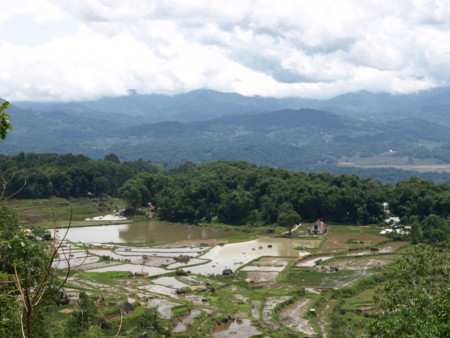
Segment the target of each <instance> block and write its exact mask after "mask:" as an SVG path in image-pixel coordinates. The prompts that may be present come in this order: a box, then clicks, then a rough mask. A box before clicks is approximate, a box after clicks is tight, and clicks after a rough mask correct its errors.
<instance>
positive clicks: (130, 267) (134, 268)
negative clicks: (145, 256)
mask: <svg viewBox="0 0 450 338" xmlns="http://www.w3.org/2000/svg"><path fill="white" fill-rule="evenodd" d="M107 271H130V272H133V273H134V272H142V271H144V272H148V275H149V276H156V275H161V274H164V273H167V272H168V271H167V270H165V269H161V268H156V267H153V266H142V265H134V264H119V265H113V266H107V267H104V268H98V269H90V270H88V272H107Z"/></svg>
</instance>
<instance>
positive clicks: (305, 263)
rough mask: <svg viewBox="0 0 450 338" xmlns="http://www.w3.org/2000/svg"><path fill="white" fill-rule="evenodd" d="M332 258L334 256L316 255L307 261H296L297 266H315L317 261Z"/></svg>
mask: <svg viewBox="0 0 450 338" xmlns="http://www.w3.org/2000/svg"><path fill="white" fill-rule="evenodd" d="M330 258H333V256H326V257H316V258H312V259H308V260H305V261H300V262H298V263H296V264H295V266H315V265H316V262H317V261H325V260H327V259H330Z"/></svg>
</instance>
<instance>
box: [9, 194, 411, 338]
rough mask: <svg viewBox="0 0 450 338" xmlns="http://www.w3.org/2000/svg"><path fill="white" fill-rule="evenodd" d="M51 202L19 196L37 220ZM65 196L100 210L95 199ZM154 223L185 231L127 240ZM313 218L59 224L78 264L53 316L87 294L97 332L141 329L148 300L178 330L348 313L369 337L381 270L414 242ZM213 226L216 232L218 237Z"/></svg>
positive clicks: (275, 325) (267, 330) (316, 328)
mask: <svg viewBox="0 0 450 338" xmlns="http://www.w3.org/2000/svg"><path fill="white" fill-rule="evenodd" d="M53 202H55V201H53ZM43 203H44V201H41V202H40V201H34V202H31V203H30V202H27V201H22V202H21V201H15V202H13V203H12V204H13V205H15V207H16V208H18V210H19V211H21V218H22V221H25V222H24V223H26V221H28V222H38V219H39V218H40V217H42V214H44V211H42V212H36V213H34V214H33V213H31V212H30V210H31V209H33V208H36V210H39V208H40V206H41V205H43ZM45 203H48V202H45ZM65 203H67V204H73V203H76V204H78V207H82V208H83V209H86V210H87V209H90V208H91V206H90V205H91V203H90V202H89V200H85V201H84V202H83V201H80V202H73V201H72V202H65ZM57 204H58V205H60V206H62V207H64V206H65V205H64V204H63V203H62V202H61V201H58V203H57ZM90 212H92V211H90ZM88 214H89V212H87V213H83V214H82V215H83V217H84V216H86V215H88ZM33 217H35V218H34V219H33ZM73 217H74V218H76V215H74V216H73ZM86 222H89V221H86ZM122 222H123V221H122ZM61 223H64V222H61ZM90 223H92V222H89V224H90ZM76 224H77V226H80V225H82V222H81V221H77V222H76ZM155 224H157V225H159V226H163V227H164V228H166V229H168V230H167V231H168V234H169V237H170V231H171V230H170V229H171V228H172V229H175V230H176V231H175V232H178V233H179V232H182V233H183V231H184V236H186V237H185V238H184V239H183V240H174V241H172V242H167V239H165V240H164V242H160V243H158V241H155V242H151V241H144V242H139V241H136V240H134V239H131V241H130V242H127V241H126V240H124V238H130V237H129V235H127V234H126V233H127V231H130V229H131V231H133V230H132V229H133V227H135V226H138V227H140V228H141V227H142V228H148V229H152V226H153V225H155ZM311 225H312V224H308V223H301V224H300V225H299V226H298V227H296V229H295V231H293V232H292V233H291V234H290V235H289V236H287V235H286V233H284V235H283V234H282V233H279V230H280V229H277V232H278V233H277V234H273V235H272V236H270V235H267V234H266V233H265V232H258V231H257V232H252V233H249V232H246V231H244V232H243V231H240V230H239V229H238V227H234V228H232V227H227V228H212V227H209V226H208V225H202V226H198V225H185V224H173V223H169V222H160V221H157V220H147V221H142V220H141V221H133V222H131V221H126V222H125V224H122V225H119V227H120V228H119V227H118V225H102V226H97V225H93V226H90V227H89V226H88V227H72V228H71V229H69V231H68V233H67V234H65V228H61V227H57V228H56V231H57V233H56V236H55V237H56V238H58V237H59V238H62V237H64V241H63V243H62V244H63V245H62V246H61V247H60V249H59V252H58V256H57V259H56V260H55V261H54V262H53V267H54V268H55V269H57V270H56V271H57V273H58V275H60V276H64V271H65V270H66V269H67V268H68V267H70V269H71V272H70V276H69V277H68V279H67V281H66V283H65V285H64V288H63V289H62V293H61V296H60V297H61V301H60V306H59V307H58V308H56V309H53V310H52V311H53V312H52V313H53V314H52V318H53V319H52V320H53V321H54V322H55V323H57V322H58V321H61V320H65V319H64V318H70V317H71V316H73V314H74V313H76V312H77V311H79V310H78V309H79V306H80V305H79V304H80V294H87V295H89V297H90V298H92V299H94V302H93V304H94V305H93V306H95V308H96V309H97V311H98V312H97V317H98V318H99V320H100V321H99V323H100V324H98V325H99V326H98V327H99V330H100V331H98V332H97V331H95V330H93V329H92V328H91V329H90V330H89V331H88V332H97V333H96V334H100V333H101V334H102V335H104V336H109V335H111V336H113V335H114V334H115V332H117V331H118V328H119V327H120V331H121V334H122V335H126V336H134V334H136V336H138V335H139V334H138V331H136V326H135V325H136V324H135V323H136V320H137V318H139V316H141V315H142V313H143V311H144V310H145V309H148V308H151V309H155V310H156V311H157V314H155V315H157V317H158V318H159V319H158V320H159V321H160V324H159V325H161V327H162V330H163V331H164V332H166V335H167V334H169V335H170V336H180V337H186V336H189V337H206V336H215V337H250V336H258V337H259V336H261V337H266V336H267V337H288V336H289V337H294V336H296V337H303V336H324V337H327V336H328V337H332V336H335V334H336V332H338V331H336V328H335V326H336V325H337V324H336V322H337V321H344V320H345V327H346V332H347V333H348V332H352V334H354V335H360V334H362V332H363V331H362V329H363V327H364V322H365V321H366V320H367V318H368V317H370V316H371V314H373V313H374V312H375V313H376V312H377V311H379V308H378V307H377V306H376V305H375V303H374V299H373V296H374V294H375V292H376V291H375V290H376V288H377V287H378V285H377V284H378V283H376V282H374V278H373V277H374V276H379V275H381V274H382V273H383V272H386V271H389V270H390V269H391V266H392V264H394V263H395V262H396V261H397V260H398V259H399V258H400V257H401V256H402V254H403V253H404V252H405V250H406V249H407V248H408V247H409V245H408V243H407V242H404V241H401V242H399V241H395V240H392V239H388V238H386V237H385V236H381V235H379V233H380V227H379V226H353V225H339V224H326V227H327V230H328V231H327V232H326V233H325V234H324V235H314V234H310V233H309V232H308V229H309V228H310V227H311ZM212 226H214V224H212ZM186 228H187V229H189V228H196V229H199V230H200V232H197V233H192V232H191V233H190V232H189V230H187V232H186ZM90 229H93V230H95V231H100V232H102V233H103V234H104V236H103V238H104V241H102V240H99V237H98V236H95V235H94V236H92V235H91V236H90V235H89V230H90ZM155 229H156V228H155ZM210 230H216V233H217V237H215V236H213V237H214V238H213V237H210V236H209V233H208V231H210ZM245 230H246V229H245ZM139 231H140V236H141V238H147V239H148V238H149V237H147V236H145V235H143V234H142V230H139ZM150 231H151V230H150ZM156 231H157V230H156ZM116 232H117V233H118V234H119V235H118V236H117V235H116V234H114V233H116ZM82 233H84V236H83V235H81V234H82ZM120 233H121V235H120ZM63 234H65V236H64V235H63ZM80 238H85V240H82V241H81V240H80ZM150 238H151V236H150ZM156 238H158V234H157V233H156ZM111 239H113V240H111ZM336 318H338V319H336ZM144 331H145V330H144ZM133 332H136V333H134V334H133Z"/></svg>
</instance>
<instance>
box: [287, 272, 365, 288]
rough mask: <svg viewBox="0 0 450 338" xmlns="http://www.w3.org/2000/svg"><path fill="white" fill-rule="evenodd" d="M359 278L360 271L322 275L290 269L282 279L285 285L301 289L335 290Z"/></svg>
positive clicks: (320, 273)
mask: <svg viewBox="0 0 450 338" xmlns="http://www.w3.org/2000/svg"><path fill="white" fill-rule="evenodd" d="M360 276H361V271H354V270H352V271H342V270H341V271H338V272H335V273H323V272H317V271H313V270H310V269H303V268H300V269H297V268H296V269H291V270H290V271H289V272H288V273H287V274H286V275H285V277H284V280H283V281H284V282H285V283H290V284H295V285H299V286H302V287H322V288H337V287H342V286H343V285H345V284H347V283H349V282H352V281H354V280H356V279H357V278H359V277H360Z"/></svg>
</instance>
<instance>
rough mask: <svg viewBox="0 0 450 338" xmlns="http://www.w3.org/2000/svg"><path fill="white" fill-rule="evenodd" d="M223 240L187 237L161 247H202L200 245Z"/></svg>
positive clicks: (208, 244)
mask: <svg viewBox="0 0 450 338" xmlns="http://www.w3.org/2000/svg"><path fill="white" fill-rule="evenodd" d="M219 243H221V242H219V241H217V240H215V239H192V240H191V239H186V240H183V241H178V242H173V243H168V244H164V245H161V246H160V247H161V248H184V247H187V246H189V247H200V246H213V245H216V244H219Z"/></svg>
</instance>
